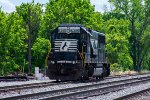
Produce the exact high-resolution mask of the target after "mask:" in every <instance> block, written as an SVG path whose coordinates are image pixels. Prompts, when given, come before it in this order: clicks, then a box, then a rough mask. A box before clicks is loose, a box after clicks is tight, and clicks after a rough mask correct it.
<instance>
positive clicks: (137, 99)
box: [115, 88, 150, 100]
mask: <svg viewBox="0 0 150 100" xmlns="http://www.w3.org/2000/svg"><path fill="white" fill-rule="evenodd" d="M149 99H150V88H147V89H144V90H140V91H137V92H134V93H131V94H127V95H124V96H121V97H118V98H116V99H115V100H149Z"/></svg>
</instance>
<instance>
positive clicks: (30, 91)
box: [0, 75, 150, 100]
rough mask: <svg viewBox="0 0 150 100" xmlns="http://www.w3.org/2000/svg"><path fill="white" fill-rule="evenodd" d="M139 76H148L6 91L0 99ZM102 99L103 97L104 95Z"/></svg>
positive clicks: (33, 81)
mask: <svg viewBox="0 0 150 100" xmlns="http://www.w3.org/2000/svg"><path fill="white" fill-rule="evenodd" d="M141 76H142V77H145V76H150V75H139V76H128V77H122V78H113V79H105V80H103V81H98V82H90V83H68V84H62V85H54V86H47V87H39V88H35V89H24V90H19V91H11V92H9V91H8V92H5V93H1V94H0V98H5V97H11V96H17V95H24V94H30V93H38V92H44V91H52V90H58V89H64V88H71V87H78V86H84V85H90V84H95V83H106V82H111V81H117V80H125V79H131V78H137V77H141ZM48 81H53V80H32V81H25V82H0V87H4V86H13V85H23V84H32V83H39V82H48ZM131 90H132V89H131ZM129 91H130V90H129ZM123 94H124V93H123ZM103 97H105V95H104V96H103ZM95 98H97V97H93V98H89V99H90V100H91V99H93V100H94V99H95ZM99 99H101V97H100V98H98V100H99ZM101 100H103V99H101ZM107 100H112V99H107Z"/></svg>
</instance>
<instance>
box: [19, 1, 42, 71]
mask: <svg viewBox="0 0 150 100" xmlns="http://www.w3.org/2000/svg"><path fill="white" fill-rule="evenodd" d="M16 11H17V13H18V14H19V15H20V16H21V17H22V18H23V20H24V28H25V29H26V30H28V31H27V33H28V63H29V64H28V72H29V73H31V70H32V59H33V58H32V51H31V48H32V46H33V45H34V42H35V40H36V38H37V37H38V32H39V28H40V24H41V19H42V16H43V11H42V5H41V4H39V3H37V4H34V1H33V2H32V3H23V4H21V5H20V6H18V7H16ZM33 63H34V62H33Z"/></svg>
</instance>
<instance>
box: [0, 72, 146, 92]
mask: <svg viewBox="0 0 150 100" xmlns="http://www.w3.org/2000/svg"><path fill="white" fill-rule="evenodd" d="M145 74H148V73H144V74H143V73H142V74H132V75H122V76H121V75H117V76H110V77H107V78H106V79H113V78H121V77H127V76H139V75H145ZM99 81H101V80H95V79H94V80H88V81H84V83H89V82H99ZM78 82H80V81H77V82H76V83H78ZM68 83H74V82H71V81H69V82H59V83H56V82H55V81H51V82H40V83H33V84H22V85H12V86H4V87H0V93H3V92H10V91H19V90H23V89H30V88H32V89H34V88H40V87H46V86H54V85H62V84H68Z"/></svg>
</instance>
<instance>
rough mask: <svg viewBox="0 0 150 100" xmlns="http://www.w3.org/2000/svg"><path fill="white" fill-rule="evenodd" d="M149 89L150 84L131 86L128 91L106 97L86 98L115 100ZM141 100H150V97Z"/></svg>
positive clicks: (90, 99)
mask: <svg viewBox="0 0 150 100" xmlns="http://www.w3.org/2000/svg"><path fill="white" fill-rule="evenodd" d="M148 88H150V82H149V83H146V84H142V85H141V84H140V85H138V86H129V87H127V88H126V89H123V90H120V91H116V92H112V93H108V94H106V95H100V96H94V97H89V98H86V100H114V99H116V98H118V97H121V96H125V95H128V94H131V93H135V92H138V91H141V90H145V89H148ZM140 100H150V96H147V97H143V98H140Z"/></svg>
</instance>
